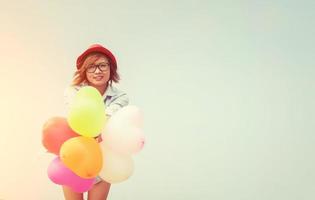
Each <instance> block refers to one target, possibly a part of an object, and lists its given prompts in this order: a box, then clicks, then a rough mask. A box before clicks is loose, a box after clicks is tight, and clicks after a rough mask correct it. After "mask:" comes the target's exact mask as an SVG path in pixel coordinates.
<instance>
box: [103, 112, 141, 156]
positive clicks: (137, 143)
mask: <svg viewBox="0 0 315 200" xmlns="http://www.w3.org/2000/svg"><path fill="white" fill-rule="evenodd" d="M102 137H103V141H104V143H105V144H104V145H105V146H107V147H108V148H109V149H110V150H112V151H115V152H118V153H123V154H135V153H137V152H139V151H140V150H141V149H142V148H143V146H144V143H145V138H144V134H143V115H142V112H141V111H140V109H139V108H138V107H137V106H126V107H123V108H122V109H120V110H119V111H117V112H116V113H115V114H114V115H113V116H112V117H111V118H110V119H109V120H108V122H107V124H106V126H105V129H104V131H103V134H102Z"/></svg>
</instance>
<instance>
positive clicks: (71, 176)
mask: <svg viewBox="0 0 315 200" xmlns="http://www.w3.org/2000/svg"><path fill="white" fill-rule="evenodd" d="M105 125H106V114H105V105H104V102H103V99H102V96H101V94H100V93H99V92H98V91H97V89H95V88H94V87H90V86H86V87H82V88H81V89H80V90H79V91H78V92H77V94H76V96H75V98H74V99H73V101H72V102H71V105H70V108H69V112H68V116H67V118H63V117H53V118H51V119H49V120H47V122H46V123H45V124H44V127H43V130H42V143H43V145H44V147H45V148H46V149H47V151H48V152H50V153H53V154H55V155H56V158H54V159H53V160H52V161H51V163H50V164H49V167H48V169H47V174H48V177H49V179H50V180H51V181H52V182H54V183H56V184H58V185H63V186H68V187H70V188H71V189H72V190H73V191H75V192H78V193H82V192H86V191H88V190H89V189H90V188H91V187H92V186H93V183H94V181H95V177H96V176H97V175H98V174H99V173H100V171H101V169H102V166H103V155H102V150H101V147H100V145H99V143H98V142H97V141H96V139H95V137H97V136H98V135H99V134H100V133H101V132H102V130H103V129H104V126H105Z"/></svg>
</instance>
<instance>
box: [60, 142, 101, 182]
mask: <svg viewBox="0 0 315 200" xmlns="http://www.w3.org/2000/svg"><path fill="white" fill-rule="evenodd" d="M60 159H61V161H62V162H63V163H64V164H65V166H67V167H68V168H69V169H70V170H71V171H73V172H74V173H75V174H77V175H78V176H80V177H82V178H93V177H96V176H97V174H98V173H99V172H100V170H101V169H102V165H103V156H102V150H101V148H100V145H99V144H98V143H97V141H96V140H95V139H93V138H89V137H83V136H79V137H74V138H71V139H68V140H67V141H65V142H64V143H63V144H62V146H61V148H60Z"/></svg>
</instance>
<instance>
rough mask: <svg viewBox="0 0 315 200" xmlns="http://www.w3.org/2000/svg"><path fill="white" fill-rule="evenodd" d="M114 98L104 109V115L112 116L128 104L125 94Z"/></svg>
mask: <svg viewBox="0 0 315 200" xmlns="http://www.w3.org/2000/svg"><path fill="white" fill-rule="evenodd" d="M112 98H114V99H113V100H112V101H111V103H110V104H109V105H108V106H107V107H106V110H105V112H106V115H108V116H112V115H113V114H114V113H115V112H117V111H118V110H119V109H121V108H122V107H124V106H127V105H128V104H129V98H128V96H127V94H126V93H121V94H119V95H118V96H116V97H112Z"/></svg>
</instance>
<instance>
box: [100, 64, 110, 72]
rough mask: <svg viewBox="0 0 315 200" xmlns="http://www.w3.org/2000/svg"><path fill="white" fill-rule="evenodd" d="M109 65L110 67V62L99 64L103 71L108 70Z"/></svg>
mask: <svg viewBox="0 0 315 200" xmlns="http://www.w3.org/2000/svg"><path fill="white" fill-rule="evenodd" d="M108 67H109V65H108V64H101V65H99V68H100V70H102V71H105V70H107V69H108Z"/></svg>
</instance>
